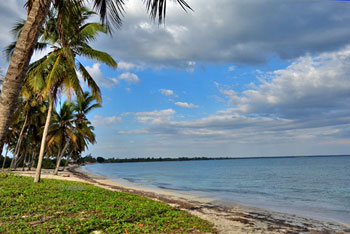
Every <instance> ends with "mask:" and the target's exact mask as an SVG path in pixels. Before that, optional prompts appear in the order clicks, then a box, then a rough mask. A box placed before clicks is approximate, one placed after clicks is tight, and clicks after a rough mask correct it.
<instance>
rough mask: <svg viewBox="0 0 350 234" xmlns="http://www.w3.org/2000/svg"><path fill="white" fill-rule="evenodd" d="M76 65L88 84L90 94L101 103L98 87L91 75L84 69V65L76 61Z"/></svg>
mask: <svg viewBox="0 0 350 234" xmlns="http://www.w3.org/2000/svg"><path fill="white" fill-rule="evenodd" d="M78 65H79V66H78V69H79V71H80V73H81V75H82V77H83V79H84V81H85V82H86V83H87V84H88V86H89V87H90V89H91V93H92V96H93V97H94V98H95V100H96V101H98V102H99V103H101V102H102V97H101V90H100V88H99V87H98V85H97V84H96V82H95V80H94V79H93V78H92V77H91V75H90V74H89V72H88V71H87V70H86V69H85V67H84V66H83V65H82V64H81V63H80V62H78Z"/></svg>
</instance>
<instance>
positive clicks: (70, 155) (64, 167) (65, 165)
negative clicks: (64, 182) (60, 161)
mask: <svg viewBox="0 0 350 234" xmlns="http://www.w3.org/2000/svg"><path fill="white" fill-rule="evenodd" d="M72 153H73V151H71V152H70V154H69V155H68V157H67V160H66V163H65V164H64V166H63V171H64V170H65V169H66V167H67V166H68V163H69V160H70V158H71V157H72Z"/></svg>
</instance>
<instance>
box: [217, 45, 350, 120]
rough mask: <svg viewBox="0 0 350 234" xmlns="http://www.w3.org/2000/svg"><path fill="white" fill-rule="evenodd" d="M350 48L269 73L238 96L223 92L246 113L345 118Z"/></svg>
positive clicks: (349, 101)
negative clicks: (335, 114) (332, 115)
mask: <svg viewBox="0 0 350 234" xmlns="http://www.w3.org/2000/svg"><path fill="white" fill-rule="evenodd" d="M349 74H350V47H346V48H344V49H342V50H339V51H337V52H332V53H323V54H321V55H319V56H315V57H312V56H310V55H307V56H304V57H300V58H299V59H297V60H296V61H295V62H293V63H292V64H291V65H290V66H288V67H287V68H285V69H281V70H276V71H274V72H272V73H269V74H265V77H266V78H261V81H260V83H259V84H256V85H255V87H254V86H252V87H253V88H250V89H247V90H245V91H243V92H242V93H241V94H237V92H236V91H234V90H224V89H220V92H221V93H222V94H223V95H225V96H226V97H228V98H229V100H230V103H231V104H233V105H235V106H237V108H236V111H237V112H240V113H244V114H259V115H265V116H279V117H287V118H303V117H310V116H317V117H318V118H322V117H327V116H329V115H331V114H334V113H337V115H339V116H341V115H344V114H345V113H349V111H348V110H350V77H349Z"/></svg>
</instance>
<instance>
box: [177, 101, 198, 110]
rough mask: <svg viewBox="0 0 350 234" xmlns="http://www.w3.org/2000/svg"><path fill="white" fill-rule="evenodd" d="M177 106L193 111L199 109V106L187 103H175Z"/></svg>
mask: <svg viewBox="0 0 350 234" xmlns="http://www.w3.org/2000/svg"><path fill="white" fill-rule="evenodd" d="M174 104H175V105H176V106H180V107H183V108H189V109H193V108H198V107H199V106H197V105H194V104H192V103H187V102H175V103H174Z"/></svg>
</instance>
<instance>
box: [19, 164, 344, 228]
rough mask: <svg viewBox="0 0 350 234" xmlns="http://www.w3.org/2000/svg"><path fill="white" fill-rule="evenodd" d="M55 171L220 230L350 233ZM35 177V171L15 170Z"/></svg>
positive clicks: (72, 170) (77, 170)
mask: <svg viewBox="0 0 350 234" xmlns="http://www.w3.org/2000/svg"><path fill="white" fill-rule="evenodd" d="M52 172H53V170H45V169H43V170H42V176H41V177H42V178H51V179H63V180H70V181H80V182H86V183H90V184H93V185H96V186H99V187H102V188H105V189H109V190H115V191H121V192H128V193H133V194H138V195H140V196H145V197H149V198H151V199H154V200H159V201H163V202H166V203H168V204H170V205H171V206H173V207H177V208H179V209H182V210H185V211H187V212H189V213H191V214H193V215H195V216H198V217H200V218H202V219H205V220H208V221H210V222H211V223H213V224H214V226H215V228H216V229H217V230H218V231H219V233H225V234H226V233H228V234H231V233H232V234H233V233H237V234H239V233H314V234H316V233H322V234H326V233H339V234H340V233H344V234H345V233H350V225H349V224H341V223H336V222H326V221H320V220H315V219H312V218H307V217H301V216H297V215H292V214H285V213H279V212H274V211H269V210H266V209H259V208H254V207H247V206H242V205H239V204H235V203H224V202H221V201H217V200H214V199H210V198H202V197H198V196H195V195H191V194H189V193H185V192H180V191H173V190H166V189H147V188H140V187H136V186H128V185H124V184H121V183H118V182H116V181H113V180H110V179H107V178H105V177H102V176H98V175H94V174H89V173H87V172H85V171H83V170H82V169H81V167H79V166H71V167H69V168H68V171H65V172H62V171H61V172H59V174H58V175H57V176H55V175H52ZM16 173H17V174H20V175H24V176H34V174H35V172H34V171H24V172H23V171H16Z"/></svg>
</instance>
